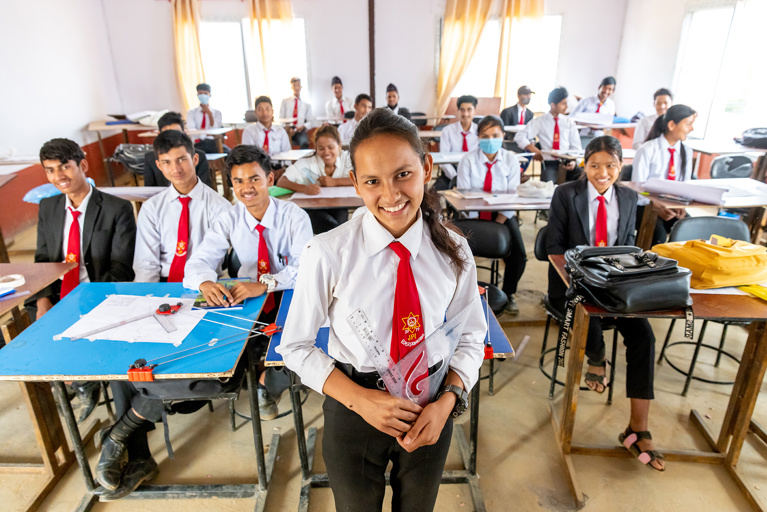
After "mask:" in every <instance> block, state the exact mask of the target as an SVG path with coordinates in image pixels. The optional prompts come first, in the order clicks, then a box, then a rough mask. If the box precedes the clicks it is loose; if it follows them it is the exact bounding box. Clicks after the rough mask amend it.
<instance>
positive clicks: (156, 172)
mask: <svg viewBox="0 0 767 512" xmlns="http://www.w3.org/2000/svg"><path fill="white" fill-rule="evenodd" d="M194 152H195V154H196V155H197V165H195V166H194V173H195V174H196V175H197V177H198V178H199V179H200V181H202V182H203V183H204V184H206V185H207V186H209V187H211V188H214V187H213V182H212V181H211V179H210V165H209V164H208V157H207V156H205V152H204V151H202V150H200V149H197V148H195V150H194ZM143 176H144V186H145V187H167V186H169V185H170V181H168V180H167V179H166V178H165V175H164V174H163V173H162V171H161V170H160V168H159V167H157V155H155V153H154V151H149V152H148V153H146V154H145V155H144V174H143Z"/></svg>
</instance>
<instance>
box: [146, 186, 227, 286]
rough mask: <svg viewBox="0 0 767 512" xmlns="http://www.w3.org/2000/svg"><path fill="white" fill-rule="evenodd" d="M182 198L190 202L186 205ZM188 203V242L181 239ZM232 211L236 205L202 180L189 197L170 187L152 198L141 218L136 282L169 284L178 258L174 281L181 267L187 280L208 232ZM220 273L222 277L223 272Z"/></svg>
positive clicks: (218, 271)
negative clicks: (187, 267) (186, 268)
mask: <svg viewBox="0 0 767 512" xmlns="http://www.w3.org/2000/svg"><path fill="white" fill-rule="evenodd" d="M182 198H189V200H188V201H186V200H184V201H182ZM184 202H186V203H187V206H186V209H187V211H188V223H187V236H186V240H181V239H180V238H183V235H182V236H181V237H180V236H179V224H180V223H181V222H182V220H181V218H182V212H183V210H184V206H183V203H184ZM230 208H232V205H231V204H230V203H229V201H227V200H226V199H224V198H223V197H221V195H219V193H218V192H216V191H215V190H213V189H212V188H210V187H208V186H206V185H205V184H204V183H202V181H200V180H197V185H195V187H194V188H193V189H192V190H191V191H190V192H189V194H188V195H186V196H183V195H181V194H179V193H178V191H177V190H176V189H175V187H174V186H173V185H170V186H169V187H168V188H166V189H165V190H164V191H162V192H160V193H159V194H157V195H156V196H153V197H151V198H150V199H149V200H148V201H146V202H145V203H144V205H143V206H142V207H141V211H139V215H138V233H137V236H136V253H135V256H134V258H133V271H134V272H135V274H136V277H135V281H136V282H140V283H142V282H146V283H156V282H158V281H165V280H167V279H168V277H169V275H170V273H171V267H172V265H173V262H174V261H176V258H181V259H179V260H177V263H176V265H177V266H176V268H175V269H174V270H175V272H174V276H172V277H173V278H175V279H171V280H173V281H177V278H178V277H179V274H178V266H179V265H180V272H181V273H180V277H181V278H183V270H184V263H185V262H186V261H187V260H189V259H190V258H191V257H192V254H194V252H195V250H196V249H197V247H198V246H199V245H200V244H201V243H202V240H203V237H204V236H205V232H206V231H207V230H208V229H210V226H211V225H212V224H213V222H214V221H215V220H216V219H217V218H218V217H219V216H220V215H223V214H224V213H226V212H227V211H228V210H229V209H230ZM179 242H183V248H182V250H181V251H178V245H179ZM177 253H178V255H177ZM184 253H185V254H184ZM216 270H217V273H220V268H217V269H216Z"/></svg>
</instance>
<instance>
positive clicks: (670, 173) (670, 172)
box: [666, 148, 676, 181]
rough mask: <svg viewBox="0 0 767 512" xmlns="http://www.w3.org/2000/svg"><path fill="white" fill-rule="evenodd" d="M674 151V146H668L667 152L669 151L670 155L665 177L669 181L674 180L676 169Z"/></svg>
mask: <svg viewBox="0 0 767 512" xmlns="http://www.w3.org/2000/svg"><path fill="white" fill-rule="evenodd" d="M674 151H676V150H675V149H674V148H668V152H669V153H671V156H670V157H669V159H668V173H667V174H666V179H669V180H671V181H674V180H676V170H675V169H674Z"/></svg>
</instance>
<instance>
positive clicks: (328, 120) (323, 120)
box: [314, 116, 348, 125]
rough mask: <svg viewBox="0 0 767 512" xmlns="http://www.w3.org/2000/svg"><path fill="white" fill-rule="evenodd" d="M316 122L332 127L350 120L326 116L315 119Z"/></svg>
mask: <svg viewBox="0 0 767 512" xmlns="http://www.w3.org/2000/svg"><path fill="white" fill-rule="evenodd" d="M314 120H315V121H320V122H321V123H327V124H332V125H339V124H343V123H345V122H346V121H348V119H345V118H343V117H326V116H322V117H315V118H314Z"/></svg>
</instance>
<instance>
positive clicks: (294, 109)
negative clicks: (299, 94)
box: [293, 98, 298, 126]
mask: <svg viewBox="0 0 767 512" xmlns="http://www.w3.org/2000/svg"><path fill="white" fill-rule="evenodd" d="M297 117H298V98H296V101H295V103H293V118H294V119H296V118H297ZM297 124H298V119H296V120H295V121H293V126H296V125H297Z"/></svg>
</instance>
